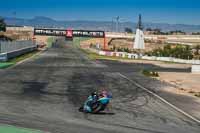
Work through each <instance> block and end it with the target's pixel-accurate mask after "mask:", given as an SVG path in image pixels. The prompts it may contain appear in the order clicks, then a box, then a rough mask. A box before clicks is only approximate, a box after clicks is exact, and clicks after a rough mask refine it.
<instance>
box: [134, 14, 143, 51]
mask: <svg viewBox="0 0 200 133" xmlns="http://www.w3.org/2000/svg"><path fill="white" fill-rule="evenodd" d="M142 29H143V26H142V16H141V15H139V21H138V26H137V30H136V35H135V42H134V45H133V48H134V49H145V46H144V33H143V31H142Z"/></svg>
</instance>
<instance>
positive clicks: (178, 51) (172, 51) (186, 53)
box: [146, 44, 193, 59]
mask: <svg viewBox="0 0 200 133" xmlns="http://www.w3.org/2000/svg"><path fill="white" fill-rule="evenodd" d="M146 54H147V55H149V56H158V57H175V58H180V59H192V58H193V54H192V50H191V47H190V46H184V45H176V46H175V47H171V45H170V44H168V45H166V46H164V48H163V49H161V48H158V49H155V50H153V51H150V52H147V53H146Z"/></svg>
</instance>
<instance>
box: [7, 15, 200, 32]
mask: <svg viewBox="0 0 200 133" xmlns="http://www.w3.org/2000/svg"><path fill="white" fill-rule="evenodd" d="M4 19H5V21H6V23H7V24H8V25H18V26H24V25H25V26H34V27H43V28H44V27H51V28H69V27H70V28H73V29H88V30H105V31H114V30H115V23H112V22H109V21H79V20H77V21H57V20H53V19H51V18H48V17H35V18H33V19H22V18H8V17H4ZM125 27H129V28H131V29H133V30H135V27H136V23H134V22H123V23H120V24H119V30H120V31H124V28H125ZM144 27H145V28H159V29H162V31H171V30H182V31H185V32H199V31H200V25H185V24H167V23H144Z"/></svg>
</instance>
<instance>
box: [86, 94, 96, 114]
mask: <svg viewBox="0 0 200 133" xmlns="http://www.w3.org/2000/svg"><path fill="white" fill-rule="evenodd" d="M98 99H99V96H98V93H97V92H92V93H91V94H90V96H89V97H88V98H87V100H86V102H85V103H84V107H83V111H84V112H86V113H91V112H92V105H93V104H94V103H96V102H97V100H98Z"/></svg>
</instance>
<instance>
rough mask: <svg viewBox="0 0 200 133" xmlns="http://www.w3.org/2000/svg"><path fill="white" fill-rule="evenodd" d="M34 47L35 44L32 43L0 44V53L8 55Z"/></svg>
mask: <svg viewBox="0 0 200 133" xmlns="http://www.w3.org/2000/svg"><path fill="white" fill-rule="evenodd" d="M33 46H35V44H34V43H33V42H32V41H14V42H10V41H8V42H7V41H6V42H0V53H8V52H11V51H16V50H20V49H24V48H28V47H33Z"/></svg>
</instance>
